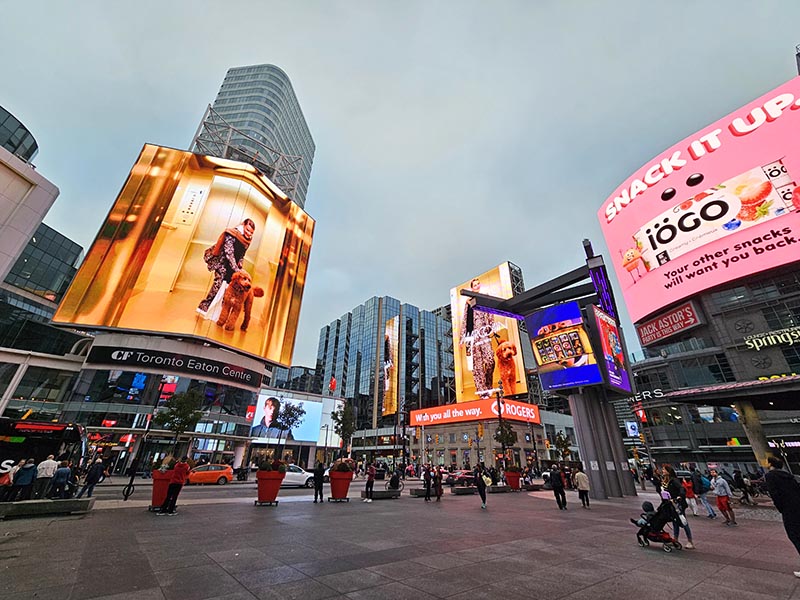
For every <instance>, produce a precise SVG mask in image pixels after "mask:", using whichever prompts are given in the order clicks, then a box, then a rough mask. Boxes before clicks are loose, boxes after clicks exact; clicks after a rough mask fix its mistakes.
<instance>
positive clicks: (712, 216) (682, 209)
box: [644, 197, 741, 250]
mask: <svg viewBox="0 0 800 600" xmlns="http://www.w3.org/2000/svg"><path fill="white" fill-rule="evenodd" d="M731 200H733V202H734V203H735V204H736V206H731V202H729V200H728V198H726V197H721V198H716V199H714V200H711V201H710V202H706V203H705V204H703V205H702V206H701V207H699V208H698V206H697V205H696V204H694V203H692V201H691V200H690V201H689V202H688V203H687V204H689V206H686V205H685V204H682V205H680V206H676V207H675V208H674V209H673V210H672V212H673V215H671V216H666V217H663V218H662V219H661V220H660V221H657V222H655V223H653V224H652V225H651V226H650V227H648V228H647V229H646V230H645V232H644V233H645V235H646V236H647V241H648V242H649V243H650V248H651V249H652V250H660V249H661V248H662V247H663V246H666V245H668V244H670V243H672V242H673V241H674V240H675V239H676V238H677V237H678V236H679V235H680V234H682V233H691V232H692V231H695V230H696V229H698V228H700V227H701V226H703V225H707V224H711V223H716V222H717V221H720V220H722V219H725V220H724V221H722V222H723V223H727V222H728V221H730V220H731V219H732V218H733V216H734V215H736V213H737V212H739V209H740V208H741V203H740V202H739V201H738V198H735V197H733V198H731Z"/></svg>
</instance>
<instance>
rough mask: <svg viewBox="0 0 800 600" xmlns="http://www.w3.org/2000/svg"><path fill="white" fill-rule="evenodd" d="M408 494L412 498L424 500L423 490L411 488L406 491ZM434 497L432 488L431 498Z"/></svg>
mask: <svg viewBox="0 0 800 600" xmlns="http://www.w3.org/2000/svg"><path fill="white" fill-rule="evenodd" d="M408 494H409V496H411V497H412V498H424V497H425V488H411V489H410V490H408ZM435 495H436V494H435V493H434V491H433V488H431V498H433V497H434V496H435Z"/></svg>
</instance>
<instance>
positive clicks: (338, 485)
mask: <svg viewBox="0 0 800 600" xmlns="http://www.w3.org/2000/svg"><path fill="white" fill-rule="evenodd" d="M328 477H329V478H330V480H331V496H330V498H329V500H332V501H334V502H349V501H350V499H349V498H348V497H347V492H348V491H350V482H351V481H353V465H352V464H351V462H350V461H349V460H344V459H339V460H337V461H336V462H335V463H333V466H332V467H331V470H330V472H329V473H328Z"/></svg>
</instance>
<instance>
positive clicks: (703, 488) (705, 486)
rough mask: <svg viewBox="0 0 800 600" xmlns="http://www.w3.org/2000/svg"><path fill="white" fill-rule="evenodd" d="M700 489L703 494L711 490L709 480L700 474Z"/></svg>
mask: <svg viewBox="0 0 800 600" xmlns="http://www.w3.org/2000/svg"><path fill="white" fill-rule="evenodd" d="M700 483H701V486H700V491H701V492H702V493H703V494H705V493H706V492H710V491H711V482H710V481H709V480H708V477H706V476H705V475H700Z"/></svg>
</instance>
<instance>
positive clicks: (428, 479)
mask: <svg viewBox="0 0 800 600" xmlns="http://www.w3.org/2000/svg"><path fill="white" fill-rule="evenodd" d="M422 468H423V469H425V471H424V472H423V474H422V481H423V482H424V483H425V502H430V501H431V485H433V474H432V473H431V469H430V467H429V466H428V465H425V466H424V467H422Z"/></svg>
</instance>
